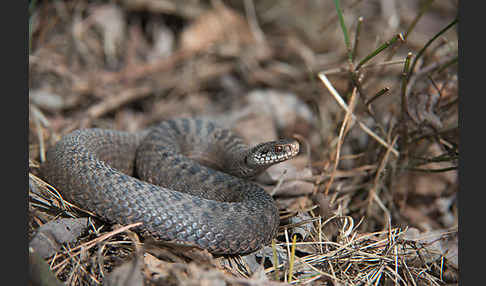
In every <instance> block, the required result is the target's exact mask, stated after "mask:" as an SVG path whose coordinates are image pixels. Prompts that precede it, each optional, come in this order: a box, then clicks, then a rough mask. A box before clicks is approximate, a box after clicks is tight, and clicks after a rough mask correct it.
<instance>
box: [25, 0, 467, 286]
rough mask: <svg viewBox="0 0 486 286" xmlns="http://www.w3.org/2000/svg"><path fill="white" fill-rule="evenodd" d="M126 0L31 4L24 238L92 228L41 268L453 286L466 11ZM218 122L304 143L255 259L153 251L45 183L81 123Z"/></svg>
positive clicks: (112, 276) (106, 278) (178, 278)
mask: <svg viewBox="0 0 486 286" xmlns="http://www.w3.org/2000/svg"><path fill="white" fill-rule="evenodd" d="M422 2H423V3H422ZM115 3H117V4H102V3H99V2H91V1H69V2H62V1H54V2H38V1H31V9H30V28H31V29H30V53H29V63H30V65H29V89H30V94H29V111H30V113H29V186H30V188H29V218H30V220H29V233H28V235H29V238H31V237H32V236H33V235H34V234H35V233H36V230H38V228H39V227H40V226H42V225H44V224H46V223H48V222H50V221H53V220H56V219H57V218H60V217H86V216H88V217H90V220H89V226H88V228H87V230H86V231H85V233H84V234H83V235H82V236H81V237H79V238H78V239H77V240H76V241H75V242H69V243H64V244H62V249H60V250H59V251H58V252H57V253H56V254H54V255H53V256H51V257H49V258H47V259H43V260H32V261H37V262H35V263H41V262H39V261H45V262H46V263H47V264H48V266H49V268H50V271H51V273H54V275H55V276H56V277H57V279H59V280H60V281H63V282H65V283H66V285H101V284H103V283H105V284H106V285H120V284H121V283H122V282H123V281H124V282H126V283H127V284H128V285H142V284H141V283H142V280H143V281H144V283H145V284H146V285H287V284H297V285H301V284H302V285H305V284H308V285H449V284H451V285H456V284H457V283H458V282H457V281H458V268H459V266H458V264H457V223H458V222H457V199H456V196H457V192H458V190H459V184H458V178H457V166H458V162H457V161H458V154H459V151H458V150H459V149H458V148H459V139H458V129H459V128H458V104H457V103H458V86H457V54H458V53H457V35H456V34H455V32H454V31H453V29H454V27H455V26H454V24H455V23H454V22H453V21H454V19H455V17H456V12H457V1H407V4H404V3H401V2H400V1H378V0H362V1H360V0H358V1H340V7H341V10H342V11H343V13H342V14H341V15H339V13H337V12H336V8H335V6H334V2H332V1H313V0H306V1H300V2H299V4H298V5H297V4H295V3H294V2H293V1H251V0H247V1H216V0H215V1H187V3H186V2H184V1H180V2H178V3H179V4H177V5H176V4H174V3H176V1H166V0H164V1H153V0H140V1H115ZM420 3H422V4H421V5H420ZM341 21H342V22H341ZM448 25H450V26H451V27H450V28H448V29H444V28H446V27H447V26H448ZM441 30H445V31H444V33H441ZM343 35H344V36H343ZM343 38H347V40H346V41H345V40H343ZM171 43H172V44H171ZM346 43H347V45H346ZM284 92H285V93H290V94H294V95H295V97H292V96H288V95H287V94H284ZM262 99H263V101H259V100H262ZM256 107H258V108H262V110H263V111H264V112H260V113H252V110H254V109H255V108H256ZM221 114H223V115H224V116H226V117H228V118H230V119H231V120H228V121H231V122H235V128H236V130H237V131H239V132H240V133H242V135H243V136H244V137H246V138H247V139H249V140H250V141H255V142H258V141H263V140H267V139H269V137H284V136H295V137H297V138H299V140H300V141H301V142H303V143H304V145H305V150H304V151H305V152H304V154H303V155H302V156H300V158H298V159H296V160H293V161H291V162H290V163H289V164H287V165H284V167H282V168H281V169H276V171H275V174H276V175H275V174H274V175H275V176H274V178H275V179H276V180H278V184H276V185H273V186H266V188H268V190H269V192H270V193H272V195H274V198H275V200H276V202H277V204H278V206H279V209H280V217H281V226H280V230H279V234H278V235H277V237H276V238H275V239H274V242H273V243H272V245H269V246H266V247H265V248H264V249H263V250H261V251H259V252H257V253H256V254H251V255H247V256H231V257H226V256H222V257H215V256H213V255H211V254H209V253H207V252H206V251H201V250H198V249H193V248H184V247H180V246H174V245H170V244H167V243H162V242H155V241H152V240H151V239H150V238H148V237H145V236H143V235H142V234H140V233H138V232H137V231H136V228H135V226H134V225H128V226H117V225H115V226H112V225H109V224H106V223H104V222H103V221H101V220H99V219H98V218H97V217H96V215H95V214H93V213H90V212H89V211H87V210H82V209H80V208H79V207H77V206H76V205H75V204H73V202H68V201H65V200H64V199H63V198H62V193H61V192H59V191H57V190H56V189H55V188H54V187H52V186H49V185H48V184H47V182H44V181H43V180H42V178H41V177H40V176H39V166H40V164H41V163H42V162H43V161H44V160H45V152H46V150H47V149H48V147H49V146H51V145H52V144H54V142H56V141H57V140H58V139H59V138H60V137H61V136H62V135H64V134H66V133H68V132H69V131H71V130H74V129H77V128H82V127H95V126H96V127H104V128H114V129H121V130H137V129H142V128H144V127H146V126H149V125H151V124H153V123H156V122H157V121H160V120H163V119H166V118H170V117H174V116H184V115H186V116H189V115H211V116H212V115H221ZM248 114H250V115H251V116H248ZM255 142H253V143H255ZM283 169H284V170H285V172H286V173H284V174H282V170H283ZM42 273H44V272H42ZM124 273H125V274H126V273H138V274H139V275H131V276H130V277H131V278H130V277H127V276H126V275H125V276H124ZM42 275H49V274H45V273H44V274H42ZM117 279H118V280H117ZM110 283H111V284H110Z"/></svg>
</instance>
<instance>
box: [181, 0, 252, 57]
mask: <svg viewBox="0 0 486 286" xmlns="http://www.w3.org/2000/svg"><path fill="white" fill-rule="evenodd" d="M223 41H224V45H225V46H227V47H230V46H231V47H232V48H236V49H237V50H239V48H240V45H242V44H243V45H244V44H249V43H253V42H254V39H253V36H252V34H251V32H250V29H249V27H248V24H247V22H246V21H245V19H244V18H243V17H242V16H240V15H239V14H238V13H236V12H235V11H233V10H232V9H230V8H227V7H225V6H222V5H217V6H216V8H215V9H213V10H210V11H208V12H205V13H203V14H201V15H200V16H199V17H198V18H197V19H196V20H195V21H194V23H193V24H192V25H190V26H189V27H188V28H186V29H185V30H184V31H183V32H182V34H181V49H182V50H184V51H193V52H197V51H202V50H205V49H207V48H208V47H209V46H211V45H214V44H217V43H222V42H223Z"/></svg>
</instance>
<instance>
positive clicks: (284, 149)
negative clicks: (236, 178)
mask: <svg viewBox="0 0 486 286" xmlns="http://www.w3.org/2000/svg"><path fill="white" fill-rule="evenodd" d="M299 150H300V144H299V142H298V141H297V140H295V139H280V140H277V141H270V142H265V143H261V144H258V145H257V146H255V147H253V148H252V149H251V151H250V154H249V155H248V156H247V158H246V161H247V164H248V165H251V166H255V167H258V168H267V167H270V166H271V165H273V164H276V163H280V162H283V161H286V160H289V159H292V158H294V157H295V156H297V155H298V154H299Z"/></svg>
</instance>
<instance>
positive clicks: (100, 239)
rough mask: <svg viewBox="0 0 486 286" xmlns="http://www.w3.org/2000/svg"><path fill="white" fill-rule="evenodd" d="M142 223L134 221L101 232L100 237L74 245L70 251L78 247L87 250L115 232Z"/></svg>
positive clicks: (117, 232) (115, 233)
mask: <svg viewBox="0 0 486 286" xmlns="http://www.w3.org/2000/svg"><path fill="white" fill-rule="evenodd" d="M142 224H143V223H142V222H136V223H132V224H129V225H126V226H123V227H120V228H117V229H115V230H113V231H110V232H108V233H105V234H103V235H102V236H100V237H97V238H95V239H93V240H90V241H88V242H85V243H83V244H80V245H78V246H76V247H75V248H73V249H71V250H70V251H75V250H78V249H80V248H82V247H84V250H88V249H90V248H91V247H93V246H95V245H96V244H97V243H98V242H101V241H103V240H105V239H108V238H110V237H112V236H114V235H117V234H119V233H122V232H124V231H127V230H129V229H130V228H133V227H137V226H140V225H142Z"/></svg>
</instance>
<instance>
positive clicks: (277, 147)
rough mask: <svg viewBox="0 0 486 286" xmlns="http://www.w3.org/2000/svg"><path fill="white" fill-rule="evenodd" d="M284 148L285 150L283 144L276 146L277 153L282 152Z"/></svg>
mask: <svg viewBox="0 0 486 286" xmlns="http://www.w3.org/2000/svg"><path fill="white" fill-rule="evenodd" d="M282 150H283V147H282V146H281V145H277V146H275V153H280V152H282Z"/></svg>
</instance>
